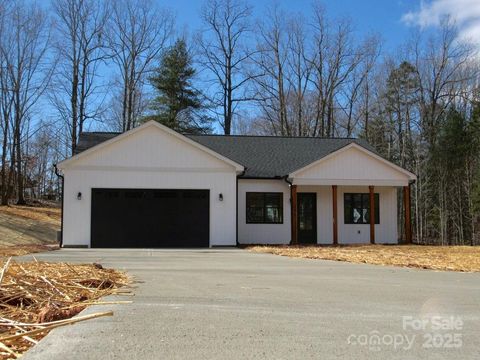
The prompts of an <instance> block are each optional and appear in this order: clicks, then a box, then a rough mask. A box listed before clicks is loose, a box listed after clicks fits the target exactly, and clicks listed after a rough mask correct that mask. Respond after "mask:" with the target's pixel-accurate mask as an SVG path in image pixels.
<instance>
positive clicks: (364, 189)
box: [297, 186, 398, 244]
mask: <svg viewBox="0 0 480 360" xmlns="http://www.w3.org/2000/svg"><path fill="white" fill-rule="evenodd" d="M368 191H369V190H368V186H338V188H337V211H338V243H339V244H369V243H370V224H345V218H344V194H345V193H368ZM297 192H298V193H301V192H310V193H312V192H313V193H316V194H317V243H318V244H332V243H333V206H332V187H331V186H299V187H298V188H297ZM375 192H376V193H378V194H379V198H380V203H379V210H380V223H379V224H375V239H376V243H378V244H396V243H397V242H398V233H397V189H396V188H395V187H387V186H382V187H380V186H378V187H375Z"/></svg>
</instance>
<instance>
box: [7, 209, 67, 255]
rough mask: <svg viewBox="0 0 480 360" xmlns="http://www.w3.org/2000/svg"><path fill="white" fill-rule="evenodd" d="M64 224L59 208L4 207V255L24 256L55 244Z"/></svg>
mask: <svg viewBox="0 0 480 360" xmlns="http://www.w3.org/2000/svg"><path fill="white" fill-rule="evenodd" d="M60 223H61V210H60V209H59V208H55V207H33V206H17V205H11V206H0V256H2V255H3V256H13V255H24V254H27V253H30V252H37V251H42V250H47V249H49V248H51V247H54V246H55V245H57V231H58V230H60Z"/></svg>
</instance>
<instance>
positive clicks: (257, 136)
mask: <svg viewBox="0 0 480 360" xmlns="http://www.w3.org/2000/svg"><path fill="white" fill-rule="evenodd" d="M183 135H185V136H198V137H207V136H212V137H226V138H228V137H240V138H242V137H244V138H280V139H322V140H360V138H358V137H344V136H339V137H326V136H287V135H237V134H231V135H226V134H183Z"/></svg>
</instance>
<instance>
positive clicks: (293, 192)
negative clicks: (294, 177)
mask: <svg viewBox="0 0 480 360" xmlns="http://www.w3.org/2000/svg"><path fill="white" fill-rule="evenodd" d="M290 201H291V203H290V207H291V209H292V219H291V224H292V244H293V245H296V244H298V227H297V185H290Z"/></svg>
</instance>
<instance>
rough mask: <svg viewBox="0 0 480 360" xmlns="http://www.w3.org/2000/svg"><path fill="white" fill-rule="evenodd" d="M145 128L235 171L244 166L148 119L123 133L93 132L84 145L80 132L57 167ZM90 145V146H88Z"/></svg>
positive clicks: (240, 170) (61, 166)
mask: <svg viewBox="0 0 480 360" xmlns="http://www.w3.org/2000/svg"><path fill="white" fill-rule="evenodd" d="M147 128H156V129H159V130H161V131H163V132H165V133H167V134H169V135H171V136H173V137H175V138H177V139H180V140H181V141H183V142H186V143H188V144H190V145H192V146H193V147H196V148H197V149H199V150H201V151H203V152H205V153H207V154H210V155H211V156H213V157H215V158H217V159H219V160H221V161H224V162H225V163H227V164H229V165H231V166H233V167H234V168H235V170H236V171H237V172H239V173H240V172H243V171H244V166H243V165H241V164H239V163H237V162H235V161H234V160H232V159H230V158H228V157H225V156H224V155H222V154H220V153H218V152H216V151H214V150H212V149H210V148H208V147H206V146H204V145H202V144H200V143H198V142H196V141H194V140H192V139H190V138H188V137H187V136H185V135H183V134H180V133H179V132H176V131H174V130H172V129H170V128H168V127H166V126H165V125H162V124H160V123H158V122H156V121H153V120H152V121H149V122H147V123H145V124H143V125H141V126H139V127H136V128H134V129H131V130H129V131H127V132H124V133H121V134H120V133H105V132H103V133H91V134H93V135H94V136H93V137H91V139H90V142H87V144H85V145H82V144H81V142H82V139H81V138H82V134H80V139H79V146H77V151H76V152H75V154H74V156H72V157H71V158H68V159H65V160H63V161H61V162H60V163H58V164H57V165H58V167H59V168H64V167H65V166H67V165H68V164H70V163H72V162H75V161H76V160H78V159H80V158H82V157H84V156H85V155H88V154H89V153H91V152H93V151H96V150H98V149H100V148H102V147H105V146H108V145H109V144H111V143H114V142H118V141H121V140H122V139H124V138H127V137H129V136H131V135H133V134H135V133H138V132H140V131H143V130H145V129H147ZM85 134H88V133H85ZM90 145H91V146H90ZM78 149H83V150H82V151H78Z"/></svg>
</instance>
